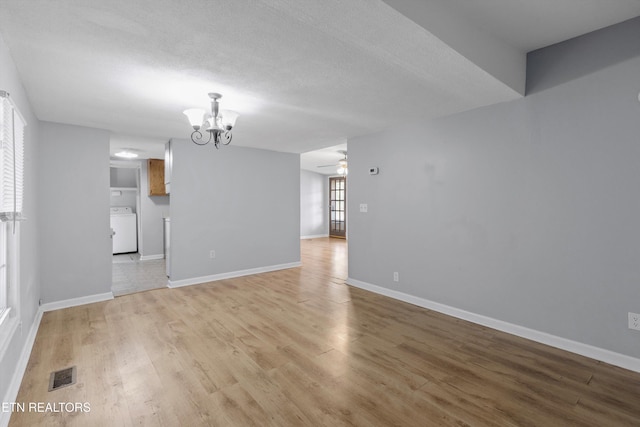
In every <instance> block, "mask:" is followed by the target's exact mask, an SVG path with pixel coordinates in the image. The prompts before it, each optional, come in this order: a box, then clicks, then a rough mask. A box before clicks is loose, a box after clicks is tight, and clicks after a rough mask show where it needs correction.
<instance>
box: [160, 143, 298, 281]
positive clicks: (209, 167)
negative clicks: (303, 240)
mask: <svg viewBox="0 0 640 427" xmlns="http://www.w3.org/2000/svg"><path fill="white" fill-rule="evenodd" d="M238 137H239V136H236V138H238ZM172 148H173V174H172V178H171V209H170V210H171V280H172V281H174V280H185V279H192V278H196V277H203V276H208V275H214V274H221V273H229V272H236V271H241V270H245V269H251V268H260V267H267V266H273V265H279V264H287V263H292V262H299V261H300V156H299V155H298V154H289V153H278V152H274V151H265V150H258V149H253V148H244V147H238V146H234V145H230V146H224V147H221V148H220V149H219V150H216V149H215V147H214V146H212V145H207V146H198V145H195V144H193V143H192V142H191V141H188V140H174V141H173V145H172ZM211 250H215V251H216V258H215V259H211V258H209V252H210V251H211Z"/></svg>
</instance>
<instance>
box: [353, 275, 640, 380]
mask: <svg viewBox="0 0 640 427" xmlns="http://www.w3.org/2000/svg"><path fill="white" fill-rule="evenodd" d="M346 283H347V284H348V285H351V286H355V287H356V288H361V289H365V290H367V291H371V292H374V293H376V294H380V295H384V296H387V297H390V298H394V299H397V300H400V301H404V302H408V303H410V304H413V305H417V306H418V307H423V308H427V309H429V310H433V311H437V312H439V313H443V314H447V315H449V316H453V317H457V318H459V319H463V320H468V321H469V322H473V323H477V324H479V325H483V326H487V327H489V328H492V329H497V330H499V331H502V332H506V333H508V334H512V335H516V336H519V337H522V338H526V339H529V340H532V341H536V342H539V343H542V344H546V345H549V346H551V347H556V348H559V349H561V350H566V351H570V352H572V353H576V354H580V355H582V356H586V357H589V358H591V359H595V360H600V361H602V362H605V363H609V364H611V365H615V366H619V367H621V368H625V369H629V370H631V371H635V372H640V359H637V358H635V357H631V356H626V355H624V354H620V353H616V352H613V351H610V350H606V349H603V348H599V347H594V346H592V345H589V344H584V343H581V342H577V341H572V340H569V339H566V338H562V337H558V336H555V335H551V334H548V333H546V332H541V331H537V330H535V329H530V328H526V327H524V326H519V325H516V324H513V323H509V322H505V321H502V320H497V319H494V318H491V317H487V316H483V315H480V314H476V313H472V312H469V311H465V310H461V309H459V308H455V307H451V306H449V305H445V304H440V303H438V302H434V301H430V300H427V299H424V298H420V297H416V296H413V295H409V294H405V293H403V292H398V291H394V290H393V289H387V288H383V287H382V286H377V285H372V284H370V283H367V282H362V281H360V280H357V279H352V278H351V277H349V278H347V280H346Z"/></svg>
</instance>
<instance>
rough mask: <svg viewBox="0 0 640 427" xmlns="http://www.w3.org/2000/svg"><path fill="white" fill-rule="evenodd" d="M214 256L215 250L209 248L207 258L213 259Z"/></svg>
mask: <svg viewBox="0 0 640 427" xmlns="http://www.w3.org/2000/svg"><path fill="white" fill-rule="evenodd" d="M215 257H216V251H214V250H210V251H209V258H211V259H213V258H215Z"/></svg>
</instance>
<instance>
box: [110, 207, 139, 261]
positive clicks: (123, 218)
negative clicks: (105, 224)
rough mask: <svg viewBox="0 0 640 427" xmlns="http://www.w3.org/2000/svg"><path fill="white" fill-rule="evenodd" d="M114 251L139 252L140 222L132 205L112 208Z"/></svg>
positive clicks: (117, 252) (119, 252)
mask: <svg viewBox="0 0 640 427" xmlns="http://www.w3.org/2000/svg"><path fill="white" fill-rule="evenodd" d="M110 213H111V233H112V239H113V253H114V254H122V253H127V252H138V224H137V222H138V221H137V220H136V214H134V213H133V212H132V210H131V208H130V207H128V206H120V207H112V208H111V211H110Z"/></svg>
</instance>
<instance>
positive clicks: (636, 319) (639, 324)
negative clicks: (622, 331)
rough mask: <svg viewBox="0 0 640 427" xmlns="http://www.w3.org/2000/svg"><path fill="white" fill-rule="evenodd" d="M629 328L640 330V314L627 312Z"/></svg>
mask: <svg viewBox="0 0 640 427" xmlns="http://www.w3.org/2000/svg"><path fill="white" fill-rule="evenodd" d="M629 329H635V330H636V331H640V314H638V313H631V312H629Z"/></svg>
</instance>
